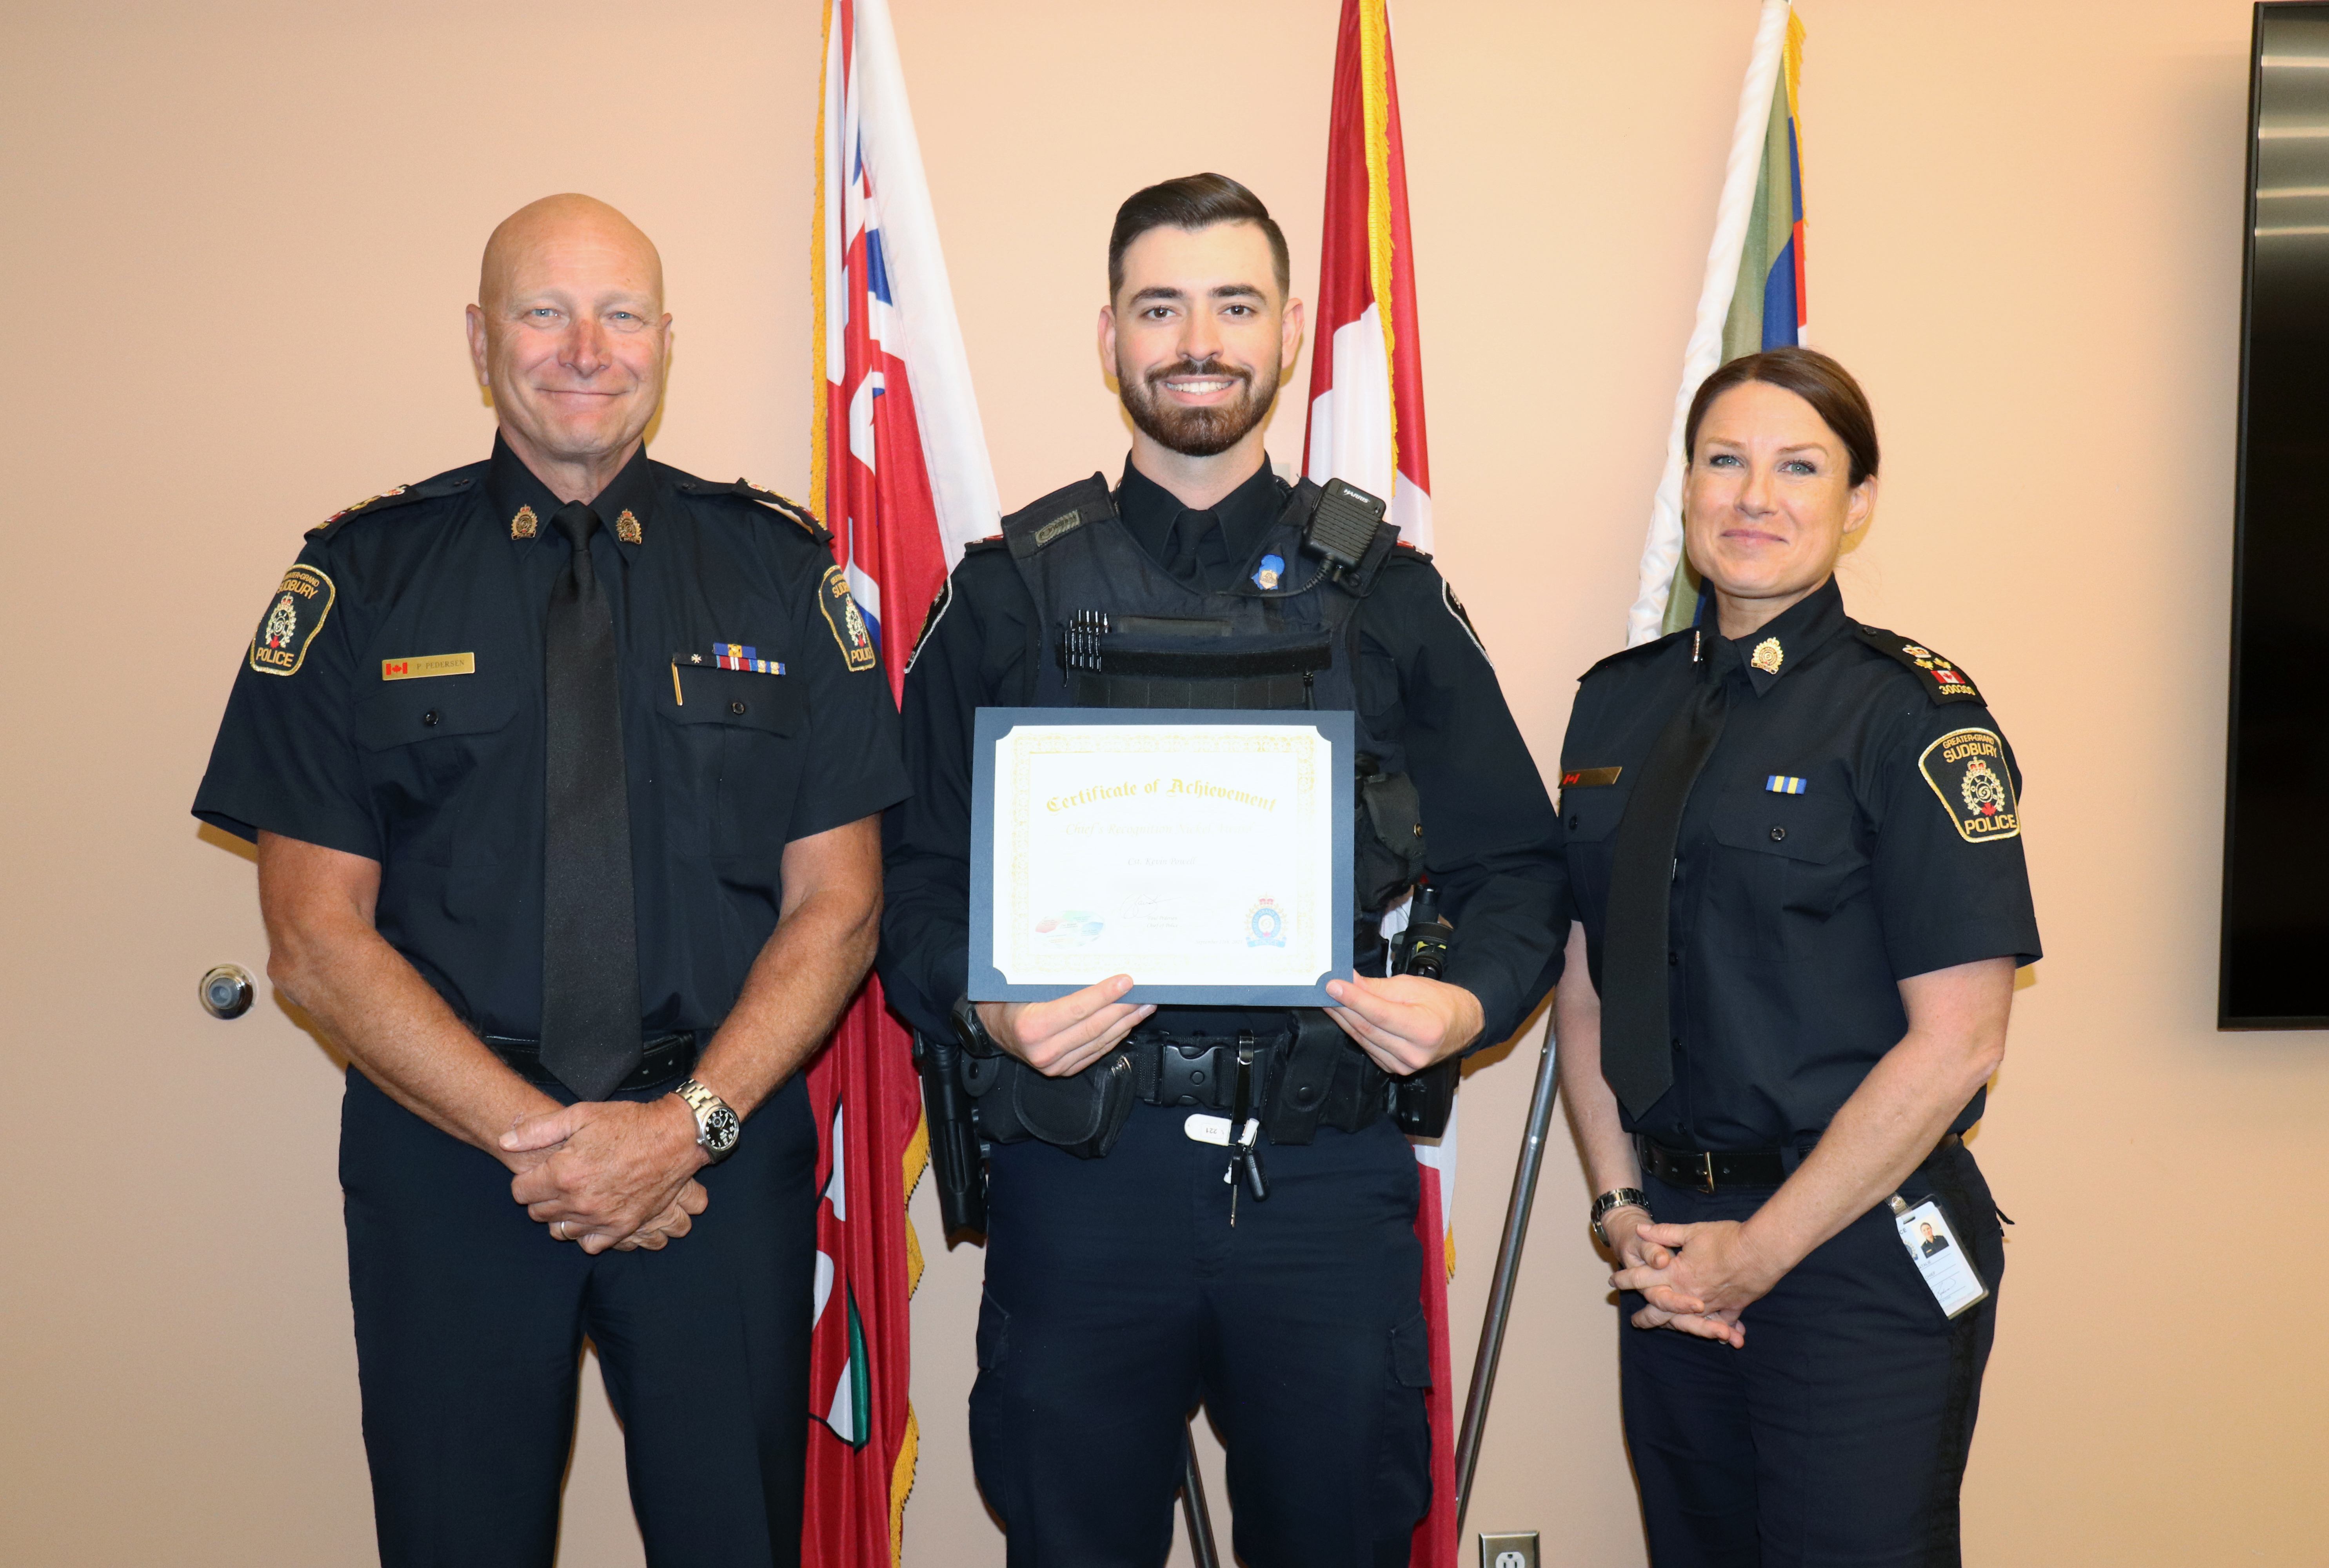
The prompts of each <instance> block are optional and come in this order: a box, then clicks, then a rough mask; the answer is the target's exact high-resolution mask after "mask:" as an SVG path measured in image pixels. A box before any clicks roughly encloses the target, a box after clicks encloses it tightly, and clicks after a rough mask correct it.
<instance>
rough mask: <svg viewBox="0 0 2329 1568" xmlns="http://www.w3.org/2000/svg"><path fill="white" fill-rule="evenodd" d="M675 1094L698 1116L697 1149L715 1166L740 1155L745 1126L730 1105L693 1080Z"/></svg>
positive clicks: (674, 1092) (688, 1081) (696, 1120)
mask: <svg viewBox="0 0 2329 1568" xmlns="http://www.w3.org/2000/svg"><path fill="white" fill-rule="evenodd" d="M672 1093H673V1094H676V1095H678V1096H679V1097H680V1098H681V1099H683V1100H684V1101H686V1102H687V1108H688V1109H689V1110H690V1111H693V1113H695V1143H696V1147H697V1148H699V1149H701V1150H703V1152H704V1153H706V1154H708V1155H710V1156H711V1157H712V1164H714V1165H717V1164H719V1163H720V1162H721V1160H725V1159H727V1158H728V1157H729V1156H730V1155H731V1154H733V1153H735V1152H736V1140H737V1139H738V1138H739V1137H740V1136H741V1134H742V1133H743V1131H744V1123H743V1122H742V1121H741V1120H740V1119H739V1118H738V1116H737V1114H736V1113H735V1112H733V1111H731V1110H730V1109H729V1108H728V1102H727V1101H725V1100H722V1099H721V1097H720V1096H719V1095H717V1094H713V1093H712V1091H711V1090H709V1089H707V1088H705V1087H704V1086H703V1085H702V1084H699V1083H697V1082H696V1081H695V1080H694V1079H693V1078H690V1079H688V1080H687V1081H686V1082H685V1083H684V1084H681V1085H680V1086H679V1087H678V1088H676V1089H674V1090H673V1091H672Z"/></svg>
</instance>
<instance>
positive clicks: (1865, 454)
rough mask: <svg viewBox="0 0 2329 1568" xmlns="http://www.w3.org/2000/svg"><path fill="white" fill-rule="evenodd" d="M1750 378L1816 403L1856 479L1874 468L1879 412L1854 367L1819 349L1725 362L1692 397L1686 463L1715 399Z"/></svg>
mask: <svg viewBox="0 0 2329 1568" xmlns="http://www.w3.org/2000/svg"><path fill="white" fill-rule="evenodd" d="M1749 381H1761V382H1763V383H1764V384H1765V385H1767V386H1773V387H1782V388H1785V389H1786V390H1788V391H1790V392H1793V393H1794V394H1795V395H1796V397H1798V398H1801V399H1803V400H1804V401H1805V402H1806V403H1809V404H1810V405H1811V406H1812V412H1813V413H1815V414H1817V415H1818V416H1819V417H1820V418H1822V419H1825V421H1827V427H1828V428H1829V429H1831V430H1833V431H1834V432H1835V434H1836V438H1837V439H1838V440H1840V441H1842V442H1843V449H1844V451H1845V452H1846V453H1848V454H1850V455H1851V458H1852V483H1853V484H1860V483H1861V482H1862V480H1864V479H1866V478H1867V477H1868V476H1869V475H1870V474H1873V473H1875V472H1876V460H1877V450H1876V415H1875V413H1874V411H1873V410H1872V409H1871V408H1869V406H1868V394H1867V393H1865V392H1863V391H1862V390H1860V383H1859V382H1858V381H1855V380H1853V379H1852V372H1851V371H1847V370H1845V369H1844V368H1843V366H1842V365H1840V364H1838V363H1836V362H1835V361H1834V360H1832V359H1830V358H1828V357H1827V356H1826V355H1825V354H1824V353H1822V352H1819V351H1818V350H1817V349H1803V348H1778V349H1765V350H1764V351H1763V352H1761V353H1759V354H1742V355H1740V357H1739V358H1738V359H1735V360H1732V361H1730V363H1729V364H1727V365H1723V366H1721V368H1719V369H1718V370H1716V371H1715V372H1714V373H1713V374H1712V375H1711V376H1709V377H1707V378H1706V380H1704V381H1702V382H1701V383H1700V384H1699V389H1698V396H1696V397H1694V398H1693V399H1691V400H1690V417H1689V418H1686V419H1684V420H1683V427H1682V455H1683V460H1684V461H1685V462H1687V461H1691V460H1692V459H1693V458H1694V457H1695V456H1696V455H1697V448H1698V422H1699V421H1700V420H1701V419H1702V418H1705V417H1706V411H1707V409H1709V408H1712V407H1713V406H1714V399H1717V398H1719V397H1721V396H1722V394H1723V393H1725V392H1727V391H1729V390H1730V389H1731V388H1733V387H1738V386H1744V385H1745V384H1746V383H1748V382H1749Z"/></svg>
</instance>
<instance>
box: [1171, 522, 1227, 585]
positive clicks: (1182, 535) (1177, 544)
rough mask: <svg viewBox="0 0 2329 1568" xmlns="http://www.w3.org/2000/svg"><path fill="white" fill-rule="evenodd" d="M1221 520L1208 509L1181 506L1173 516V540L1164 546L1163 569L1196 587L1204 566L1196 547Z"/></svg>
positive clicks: (1180, 580) (1178, 579) (1182, 581)
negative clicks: (1192, 508) (1181, 510)
mask: <svg viewBox="0 0 2329 1568" xmlns="http://www.w3.org/2000/svg"><path fill="white" fill-rule="evenodd" d="M1220 521H1221V520H1220V519H1219V518H1217V517H1215V516H1214V515H1213V514H1212V512H1192V511H1189V510H1186V509H1183V512H1182V513H1181V515H1180V516H1178V517H1176V518H1174V520H1173V538H1172V541H1171V542H1170V543H1169V544H1168V545H1167V546H1166V547H1165V570H1166V571H1167V572H1169V573H1171V574H1172V575H1173V577H1174V578H1175V579H1176V580H1177V581H1179V582H1181V583H1183V584H1184V585H1186V586H1188V587H1197V586H1198V583H1199V581H1200V579H1201V578H1202V576H1203V572H1204V568H1203V566H1202V563H1201V562H1200V561H1199V559H1198V547H1199V545H1200V543H1201V542H1202V540H1203V539H1204V537H1205V535H1206V533H1207V532H1209V531H1210V530H1212V529H1214V528H1216V527H1218V526H1219V525H1220Z"/></svg>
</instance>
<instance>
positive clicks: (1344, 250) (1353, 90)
mask: <svg viewBox="0 0 2329 1568" xmlns="http://www.w3.org/2000/svg"><path fill="white" fill-rule="evenodd" d="M1312 319H1313V320H1314V321H1315V324H1316V328H1315V336H1314V337H1313V339H1312V347H1311V357H1310V426H1309V433H1308V440H1307V444H1306V448H1305V451H1304V455H1303V464H1302V466H1303V471H1304V472H1305V473H1306V474H1308V475H1309V476H1310V477H1311V478H1312V479H1314V480H1315V481H1317V482H1318V483H1319V484H1325V482H1326V481H1327V480H1329V479H1342V480H1344V481H1346V482H1347V483H1349V484H1355V485H1357V486H1358V487H1359V488H1360V489H1362V490H1365V491H1369V492H1372V493H1374V494H1376V495H1379V496H1381V497H1383V498H1385V499H1386V500H1388V501H1389V502H1391V521H1393V522H1396V523H1397V524H1398V525H1399V532H1400V540H1402V541H1404V542H1405V543H1408V544H1411V545H1414V546H1415V547H1416V548H1417V549H1430V548H1431V540H1432V533H1431V464H1430V459H1429V455H1427V448H1426V446H1425V442H1424V425H1423V349H1422V343H1421V342H1420V340H1419V338H1418V336H1417V333H1416V324H1415V320H1416V317H1415V247H1414V244H1413V242H1412V241H1411V240H1410V238H1409V231H1408V222H1407V153H1406V150H1405V149H1404V147H1403V146H1401V144H1400V128H1399V79H1398V76H1397V74H1396V73H1395V72H1394V71H1393V70H1392V69H1391V10H1390V5H1389V3H1388V0H1343V23H1342V30H1341V33H1340V36H1339V38H1338V40H1337V42H1336V43H1335V47H1334V108H1333V109H1332V111H1331V112H1330V114H1329V116H1328V120H1327V134H1326V219H1325V228H1324V232H1323V236H1322V239H1321V242H1320V246H1319V257H1318V300H1317V306H1316V311H1315V315H1314V316H1313V318H1312ZM1404 918H1405V915H1404V912H1403V911H1399V912H1395V914H1394V918H1393V919H1392V920H1389V921H1386V922H1385V923H1384V928H1383V929H1384V934H1386V935H1389V934H1391V932H1392V931H1393V930H1394V929H1395V928H1396V927H1397V926H1398V925H1400V924H1402V923H1403V922H1404ZM1415 1158H1416V1160H1417V1162H1418V1164H1419V1166H1420V1167H1421V1169H1419V1171H1418V1172H1417V1175H1418V1176H1419V1177H1420V1178H1421V1188H1422V1202H1421V1203H1420V1204H1419V1206H1418V1207H1417V1210H1416V1216H1415V1234H1416V1238H1417V1239H1418V1240H1419V1241H1420V1242H1421V1243H1422V1244H1423V1256H1424V1270H1423V1310H1424V1316H1425V1319H1426V1320H1427V1321H1428V1323H1429V1326H1430V1330H1431V1393H1430V1395H1429V1405H1428V1406H1427V1408H1428V1409H1429V1412H1430V1417H1431V1512H1430V1513H1429V1515H1428V1516H1426V1517H1425V1518H1424V1520H1423V1522H1422V1523H1421V1524H1419V1525H1418V1526H1416V1527H1415V1536H1414V1540H1413V1542H1412V1544H1411V1545H1410V1562H1411V1564H1412V1568H1456V1562H1457V1532H1456V1394H1455V1385H1454V1380H1453V1379H1452V1378H1451V1377H1450V1376H1448V1339H1447V1280H1448V1276H1449V1275H1450V1274H1452V1273H1454V1272H1455V1269H1456V1243H1455V1231H1454V1228H1453V1226H1454V1214H1453V1209H1452V1207H1451V1205H1452V1204H1453V1201H1454V1197H1455V1188H1456V1123H1455V1122H1454V1120H1453V1119H1451V1120H1450V1121H1449V1122H1448V1124H1447V1134H1446V1135H1445V1136H1444V1137H1442V1138H1439V1139H1438V1140H1436V1141H1418V1142H1417V1144H1416V1146H1415Z"/></svg>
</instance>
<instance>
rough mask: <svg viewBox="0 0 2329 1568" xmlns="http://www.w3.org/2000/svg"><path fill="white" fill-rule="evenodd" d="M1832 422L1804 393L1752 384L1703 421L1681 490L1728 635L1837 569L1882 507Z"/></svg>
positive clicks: (1725, 398) (1687, 533) (1694, 553)
mask: <svg viewBox="0 0 2329 1568" xmlns="http://www.w3.org/2000/svg"><path fill="white" fill-rule="evenodd" d="M1851 468H1852V459H1851V455H1850V454H1849V452H1847V450H1846V449H1845V446H1844V444H1843V441H1842V440H1841V439H1840V438H1838V437H1837V436H1836V434H1835V432H1834V430H1832V429H1830V428H1828V425H1827V421H1826V420H1825V419H1823V418H1820V417H1819V414H1818V411H1817V410H1815V408H1813V407H1812V406H1811V405H1810V404H1809V403H1807V402H1806V401H1805V400H1804V399H1802V398H1800V397H1798V396H1796V394H1795V393H1793V392H1791V391H1788V390H1787V389H1786V388H1784V387H1775V386H1773V385H1771V384H1770V383H1769V382H1768V381H1744V382H1741V383H1740V385H1738V386H1735V387H1733V388H1731V389H1730V390H1729V391H1726V392H1724V393H1723V394H1722V395H1721V397H1719V398H1717V399H1714V401H1713V402H1712V403H1711V404H1710V405H1709V406H1708V408H1707V409H1706V413H1705V415H1704V417H1703V418H1701V419H1700V421H1699V426H1698V435H1697V439H1696V440H1695V442H1694V443H1693V446H1692V450H1691V459H1690V474H1689V477H1688V479H1687V480H1686V481H1685V483H1684V486H1683V535H1684V538H1685V540H1686V541H1687V543H1688V545H1689V549H1690V564H1691V565H1692V566H1693V567H1695V568H1697V569H1698V575H1699V576H1700V577H1702V578H1704V579H1705V580H1706V582H1707V583H1708V585H1709V586H1711V587H1712V588H1713V589H1714V592H1715V597H1716V601H1717V606H1718V608H1719V610H1720V612H1721V633H1722V634H1723V635H1724V636H1726V637H1739V636H1743V635H1745V634H1747V633H1749V632H1750V631H1753V630H1754V629H1755V628H1756V627H1758V626H1759V625H1761V624H1763V623H1764V622H1766V621H1768V620H1769V619H1771V617H1772V616H1774V615H1778V614H1779V613H1780V612H1781V611H1783V610H1785V609H1786V608H1787V606H1790V605H1793V604H1794V603H1796V601H1797V600H1799V599H1801V598H1803V597H1804V596H1806V595H1807V594H1809V593H1811V592H1812V590H1814V589H1815V588H1816V587H1819V586H1820V585H1821V584H1822V583H1824V582H1825V581H1827V579H1828V577H1829V574H1831V573H1832V572H1834V570H1835V561H1836V557H1837V556H1839V555H1841V554H1842V553H1843V545H1844V540H1846V539H1847V538H1849V537H1850V536H1851V535H1853V534H1854V533H1856V532H1858V531H1859V530H1861V529H1862V528H1863V527H1865V526H1867V523H1868V519H1869V517H1870V516H1871V514H1872V513H1873V512H1874V511H1875V508H1876V476H1875V475H1874V474H1870V475H1869V476H1868V477H1867V478H1865V479H1863V480H1862V481H1861V482H1860V483H1859V484H1853V483H1852V479H1851Z"/></svg>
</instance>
